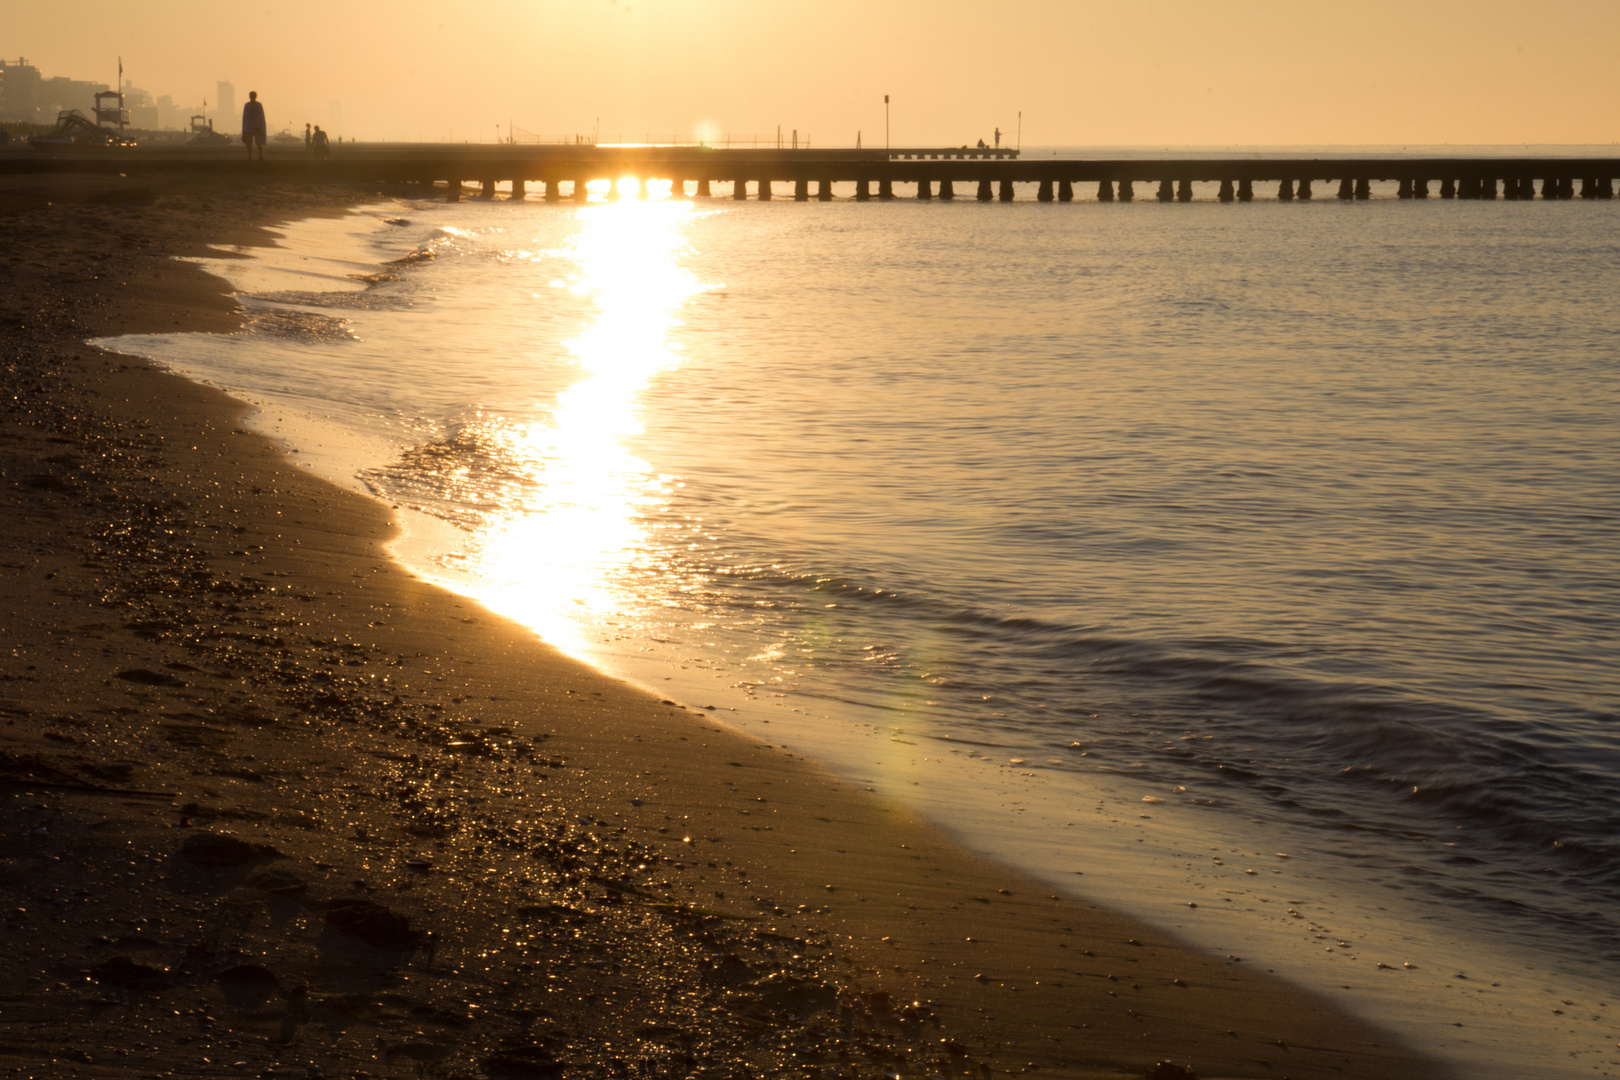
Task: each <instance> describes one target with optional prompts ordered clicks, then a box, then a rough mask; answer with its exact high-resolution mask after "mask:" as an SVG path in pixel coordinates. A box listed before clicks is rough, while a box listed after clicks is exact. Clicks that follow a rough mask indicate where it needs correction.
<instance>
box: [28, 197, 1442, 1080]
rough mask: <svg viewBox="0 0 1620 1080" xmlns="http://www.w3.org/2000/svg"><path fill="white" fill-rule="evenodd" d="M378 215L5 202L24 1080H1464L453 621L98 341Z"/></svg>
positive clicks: (227, 413) (182, 397)
mask: <svg viewBox="0 0 1620 1080" xmlns="http://www.w3.org/2000/svg"><path fill="white" fill-rule="evenodd" d="M386 193H387V194H393V192H386ZM377 194H379V191H378V189H377V188H376V187H375V186H369V187H342V186H327V187H315V186H309V185H298V184H278V183H267V184H263V185H249V184H248V182H246V181H233V182H231V183H230V184H220V183H214V184H212V185H210V186H204V185H202V184H199V183H198V182H195V181H187V180H180V179H175V180H172V181H164V180H162V179H154V178H143V179H142V180H140V181H127V180H116V179H106V180H101V179H91V178H83V179H64V178H30V179H26V180H23V179H8V180H4V181H0V241H3V242H0V280H3V281H4V282H5V285H6V288H5V290H4V292H3V295H0V379H3V383H0V414H3V415H0V493H3V499H4V513H5V515H6V519H7V526H6V528H5V530H4V534H3V536H4V539H3V544H0V547H3V551H0V610H3V611H4V612H5V613H6V617H5V619H4V621H3V623H0V634H3V636H0V721H3V723H0V808H3V809H0V815H3V816H0V925H3V928H4V933H3V934H0V980H3V984H0V1075H7V1076H84V1077H92V1076H93V1077H126V1076H127V1077H146V1076H160V1075H175V1076H187V1077H192V1076H288V1077H314V1076H324V1077H328V1078H334V1077H417V1076H429V1077H480V1076H488V1077H493V1078H503V1077H546V1076H568V1077H574V1076H655V1075H656V1076H678V1077H684V1076H691V1075H699V1076H727V1077H730V1076H736V1077H742V1076H764V1075H788V1074H791V1075H802V1076H846V1075H847V1076H877V1075H879V1074H883V1075H886V1076H894V1075H897V1074H898V1075H905V1076H936V1075H941V1076H953V1075H958V1076H965V1075H978V1076H984V1075H990V1074H1003V1073H1018V1072H1025V1071H1029V1072H1036V1071H1038V1072H1039V1073H1040V1074H1042V1075H1057V1076H1121V1075H1125V1076H1129V1075H1135V1076H1141V1075H1144V1074H1145V1073H1147V1072H1148V1071H1149V1070H1150V1069H1152V1068H1153V1067H1154V1066H1155V1065H1156V1063H1158V1062H1161V1061H1173V1062H1175V1063H1177V1065H1178V1066H1186V1065H1190V1066H1191V1067H1192V1068H1193V1069H1195V1070H1196V1071H1197V1075H1198V1076H1200V1077H1205V1078H1208V1077H1222V1076H1233V1077H1237V1076H1242V1077H1282V1076H1293V1077H1311V1076H1336V1077H1378V1078H1380V1080H1400V1078H1405V1077H1414V1078H1415V1077H1435V1076H1443V1075H1445V1071H1444V1070H1443V1069H1442V1068H1440V1067H1438V1066H1436V1065H1435V1064H1433V1063H1432V1062H1428V1061H1425V1060H1423V1059H1422V1058H1421V1057H1419V1056H1418V1055H1416V1054H1415V1053H1413V1052H1411V1051H1410V1050H1408V1049H1406V1048H1403V1047H1400V1046H1398V1045H1396V1044H1395V1043H1394V1041H1393V1040H1392V1039H1391V1038H1390V1037H1388V1036H1387V1035H1386V1034H1385V1033H1382V1032H1379V1031H1376V1030H1374V1029H1371V1028H1369V1027H1367V1026H1366V1025H1363V1024H1361V1023H1359V1022H1357V1021H1355V1020H1352V1019H1350V1018H1348V1017H1346V1016H1344V1015H1343V1014H1340V1013H1337V1012H1335V1011H1333V1010H1331V1009H1330V1008H1328V1007H1327V1006H1326V1005H1325V1004H1323V1003H1322V1002H1320V1001H1319V1000H1317V999H1315V998H1313V997H1312V996H1311V995H1310V994H1308V993H1305V992H1302V991H1300V990H1298V989H1296V988H1293V987H1290V986H1287V985H1285V984H1283V983H1281V982H1279V981H1276V980H1275V979H1272V978H1269V977H1267V975H1266V973H1265V972H1264V971H1262V970H1256V969H1255V966H1254V965H1253V964H1245V963H1241V962H1236V961H1233V960H1230V959H1226V958H1217V957H1208V956H1204V955H1202V954H1199V953H1195V952H1193V951H1190V950H1188V949H1186V948H1184V947H1182V946H1180V945H1178V944H1177V943H1175V942H1174V941H1172V940H1170V939H1168V938H1167V937H1165V936H1164V935H1162V934H1158V933H1156V932H1154V931H1152V930H1150V929H1148V928H1147V927H1145V926H1142V925H1139V924H1137V923H1134V922H1132V921H1131V920H1130V919H1129V918H1127V917H1124V916H1121V915H1119V914H1115V913H1112V912H1106V911H1102V910H1099V909H1097V908H1095V907H1092V906H1089V905H1087V904H1085V903H1082V902H1080V901H1077V900H1073V899H1068V898H1060V897H1057V896H1054V895H1053V894H1052V893H1051V891H1050V890H1049V889H1048V888H1046V887H1044V886H1042V885H1040V884H1038V883H1035V882H1033V881H1030V880H1028V879H1025V878H1022V877H1020V876H1019V875H1017V874H1014V873H1012V872H1011V871H1008V870H1006V869H1003V868H1001V867H998V866H996V865H993V864H991V863H989V862H987V861H985V860H983V859H981V858H979V857H977V856H975V855H973V854H970V853H968V852H965V851H963V850H961V849H960V848H958V847H956V846H955V845H954V844H952V843H951V842H950V841H949V839H948V838H946V837H944V836H943V835H941V834H940V833H939V832H938V831H937V830H935V829H934V828H932V827H931V826H929V825H928V824H926V823H924V822H921V821H919V820H917V819H916V818H915V817H913V816H911V815H910V814H908V813H907V812H906V811H905V810H903V809H902V808H900V807H898V806H896V805H893V804H890V803H886V802H884V801H882V800H880V799H879V798H877V797H876V796H874V795H872V794H870V793H868V792H866V791H864V790H861V789H859V788H856V787H853V786H851V785H848V784H845V783H843V782H840V781H839V780H837V779H836V778H833V777H831V776H829V775H828V774H826V773H825V771H824V770H822V769H820V768H818V767H817V766H815V765H814V764H813V763H809V762H806V761H804V760H802V759H800V758H797V757H795V756H794V755H792V754H790V753H787V752H785V751H783V750H781V749H780V748H778V747H774V746H772V745H769V744H766V743H761V742H756V741H753V740H751V739H747V738H744V737H742V736H740V735H737V734H735V733H732V732H730V731H728V730H727V729H725V728H723V727H722V726H721V725H719V724H718V723H717V722H716V721H715V720H713V719H712V718H711V717H710V716H709V715H707V714H706V713H704V712H703V711H701V710H696V709H686V708H682V707H680V706H678V705H675V704H673V703H671V702H667V701H660V700H658V699H657V698H655V697H652V696H649V695H648V694H646V693H644V692H642V691H640V690H638V689H636V688H634V687H631V686H628V685H626V684H623V683H619V682H616V681H613V680H611V679H608V678H606V677H604V676H602V675H601V674H599V673H597V672H595V671H593V670H591V669H589V668H586V667H584V666H583V665H581V664H579V663H577V662H575V661H573V660H571V659H569V658H567V657H565V656H562V655H560V654H559V653H557V652H555V651H553V650H551V649H550V648H548V647H547V646H545V645H544V644H543V643H541V642H538V641H536V640H535V639H534V637H533V635H532V634H531V633H530V632H529V631H527V630H525V629H524V628H522V627H519V626H516V625H514V624H511V623H508V622H506V621H505V620H502V619H500V618H497V617H495V616H492V615H490V614H489V613H487V612H485V611H483V610H481V609H479V608H477V607H476V606H475V605H473V604H471V603H470V602H468V601H466V600H463V599H461V598H459V597H456V596H454V595H451V594H449V593H446V592H443V591H441V590H439V589H437V588H434V587H432V586H429V585H427V584H425V583H423V582H420V581H418V580H415V579H414V578H413V577H411V576H410V575H409V574H408V573H406V572H405V571H403V570H402V569H400V568H399V567H398V566H396V565H394V564H392V563H391V562H390V561H389V560H388V558H387V556H386V554H385V552H384V549H383V545H384V543H385V542H386V541H387V539H388V538H389V537H390V535H391V534H392V529H393V525H392V523H391V518H390V514H391V510H390V508H389V507H387V506H385V505H382V504H380V503H377V502H374V501H371V500H367V499H365V498H362V497H359V496H356V495H354V494H351V493H348V492H344V491H341V490H339V489H337V488H334V487H332V486H330V485H328V484H325V483H323V482H321V481H318V480H316V479H314V478H313V477H311V476H309V475H308V474H307V473H305V472H301V471H300V470H299V469H298V468H297V467H296V466H294V465H293V464H292V463H291V462H290V461H289V460H288V458H287V457H286V456H285V455H283V454H282V453H281V452H280V451H279V450H278V449H277V448H276V447H275V446H274V445H273V444H272V443H271V442H270V441H268V440H267V439H265V438H263V437H261V436H259V435H257V434H254V433H251V432H249V431H247V430H245V429H244V427H243V426H242V418H243V416H244V413H245V411H246V409H245V407H244V406H243V405H241V404H240V403H238V402H236V401H234V400H232V399H230V398H228V397H226V396H225V395H223V394H221V393H219V392H217V391H215V390H213V389H210V388H207V387H203V386H199V385H195V384H192V383H189V382H187V381H185V380H183V379H180V378H178V377H175V376H172V375H169V374H166V373H163V372H161V371H158V370H156V369H155V368H153V367H151V366H148V365H146V364H143V363H140V362H133V361H130V360H129V359H128V358H124V357H118V356H113V355H109V354H106V353H103V352H100V351H99V350H96V349H94V348H90V347H88V346H85V345H83V344H82V342H83V341H84V339H86V338H89V337H92V336H99V335H109V334H116V333H140V332H163V331H173V330H177V329H183V330H192V331H198V332H225V333H228V332H231V331H232V330H234V329H235V328H237V326H238V325H239V322H240V320H239V315H238V312H237V309H236V306H235V304H234V303H233V301H232V300H231V298H230V296H229V295H228V294H227V293H226V291H225V288H224V286H223V283H221V282H220V281H218V280H217V279H214V278H211V277H209V276H207V275H206V274H204V273H203V272H202V271H200V270H198V269H196V268H195V267H193V266H190V265H186V264H181V263H176V262H173V261H170V259H169V256H173V255H187V254H201V253H202V251H203V245H205V244H209V243H214V244H230V245H250V244H261V243H267V242H270V241H271V240H272V239H273V233H272V232H270V231H268V227H269V226H272V225H273V224H274V222H276V221H278V220H279V221H286V220H291V219H294V218H299V217H307V216H310V215H312V214H318V213H326V214H338V213H342V212H344V208H345V207H346V206H348V205H351V204H353V203H355V202H357V201H361V200H363V199H367V198H372V197H375V196H376V195H377ZM46 203H50V204H52V205H49V206H47V205H46ZM1161 1074H1162V1075H1165V1076H1175V1075H1184V1074H1182V1073H1176V1072H1168V1071H1161Z"/></svg>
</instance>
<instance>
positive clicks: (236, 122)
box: [214, 82, 242, 134]
mask: <svg viewBox="0 0 1620 1080" xmlns="http://www.w3.org/2000/svg"><path fill="white" fill-rule="evenodd" d="M214 102H215V108H214V130H216V131H223V132H228V133H230V134H235V133H236V132H238V131H241V130H242V116H241V113H240V112H239V111H238V110H237V108H236V85H235V84H234V83H228V82H222V83H220V84H219V86H218V87H216V88H215V90H214Z"/></svg>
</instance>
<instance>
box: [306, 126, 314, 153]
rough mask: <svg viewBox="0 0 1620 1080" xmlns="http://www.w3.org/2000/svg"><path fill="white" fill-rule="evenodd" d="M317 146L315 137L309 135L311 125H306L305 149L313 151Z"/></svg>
mask: <svg viewBox="0 0 1620 1080" xmlns="http://www.w3.org/2000/svg"><path fill="white" fill-rule="evenodd" d="M314 146H315V136H313V135H311V134H310V133H309V125H308V124H305V125H304V149H305V150H311V149H313V148H314Z"/></svg>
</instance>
